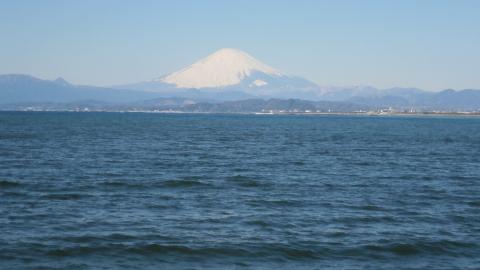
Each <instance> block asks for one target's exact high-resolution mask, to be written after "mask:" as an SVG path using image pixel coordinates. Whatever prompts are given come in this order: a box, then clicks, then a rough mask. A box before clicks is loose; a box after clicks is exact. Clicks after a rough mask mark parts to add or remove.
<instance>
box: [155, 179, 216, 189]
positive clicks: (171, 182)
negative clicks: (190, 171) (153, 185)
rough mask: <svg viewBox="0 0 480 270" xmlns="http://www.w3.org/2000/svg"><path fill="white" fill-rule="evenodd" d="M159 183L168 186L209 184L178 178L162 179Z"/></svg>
mask: <svg viewBox="0 0 480 270" xmlns="http://www.w3.org/2000/svg"><path fill="white" fill-rule="evenodd" d="M161 185H162V186H164V187H169V188H184V187H195V186H208V185H209V184H207V183H205V182H202V181H200V180H195V179H178V180H167V181H163V182H161Z"/></svg>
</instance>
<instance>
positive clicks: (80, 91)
mask: <svg viewBox="0 0 480 270" xmlns="http://www.w3.org/2000/svg"><path fill="white" fill-rule="evenodd" d="M157 96H158V95H156V94H154V93H148V92H139V91H128V90H118V89H110V88H103V87H94V86H81V85H73V84H70V83H68V82H67V81H65V80H63V79H62V78H58V79H56V80H54V81H49V80H42V79H38V78H35V77H32V76H28V75H22V74H9V75H0V104H8V103H25V102H72V101H79V100H97V101H107V102H132V101H138V100H144V99H151V98H155V97H157Z"/></svg>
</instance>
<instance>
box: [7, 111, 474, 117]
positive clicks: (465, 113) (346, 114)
mask: <svg viewBox="0 0 480 270" xmlns="http://www.w3.org/2000/svg"><path fill="white" fill-rule="evenodd" d="M9 112H10V113H11V112H25V113H28V112H39V113H50V112H52V113H53V112H57V113H58V112H65V113H149V114H232V115H234V114H238V115H275V116H278V115H299V116H301V115H308V116H339V115H340V116H341V115H344V116H432V117H435V116H468V117H479V116H480V112H415V113H405V112H398V113H396V112H388V113H386V112H273V113H269V112H184V111H103V110H98V111H97V110H89V111H81V110H78V111H74V110H0V113H9Z"/></svg>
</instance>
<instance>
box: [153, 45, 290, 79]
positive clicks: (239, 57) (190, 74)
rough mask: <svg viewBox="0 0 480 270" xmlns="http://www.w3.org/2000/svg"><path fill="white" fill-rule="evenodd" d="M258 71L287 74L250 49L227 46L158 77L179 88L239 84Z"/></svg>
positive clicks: (273, 74)
mask: <svg viewBox="0 0 480 270" xmlns="http://www.w3.org/2000/svg"><path fill="white" fill-rule="evenodd" d="M255 72H261V73H265V74H267V75H270V76H283V74H282V73H281V72H279V71H277V70H275V69H274V68H272V67H270V66H268V65H265V64H263V63H262V62H260V61H259V60H257V59H255V58H254V57H252V56H251V55H249V54H248V53H246V52H243V51H241V50H237V49H231V48H225V49H220V50H218V51H216V52H214V53H213V54H211V55H209V56H207V57H205V58H203V59H201V60H199V61H198V62H196V63H194V64H192V65H190V66H188V67H186V68H184V69H182V70H179V71H177V72H174V73H172V74H170V75H167V76H166V77H162V78H160V79H157V80H158V81H161V82H164V83H169V84H173V85H175V86H176V87H179V88H218V87H226V86H230V85H235V84H238V83H240V82H241V81H242V80H243V79H244V78H245V77H248V76H250V75H251V74H253V73H255Z"/></svg>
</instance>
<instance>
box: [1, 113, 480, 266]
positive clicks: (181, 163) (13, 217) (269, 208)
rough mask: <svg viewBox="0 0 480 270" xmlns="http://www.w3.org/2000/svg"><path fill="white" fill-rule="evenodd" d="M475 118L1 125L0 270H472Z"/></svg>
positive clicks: (477, 217)
mask: <svg viewBox="0 0 480 270" xmlns="http://www.w3.org/2000/svg"><path fill="white" fill-rule="evenodd" d="M479 151H480V118H476V117H468V118H461V117H451V118H450V117H354V116H288V115H283V116H278V115H277V116H276V115H222V114H142V113H138V114H122V113H26V112H23V113H22V112H15V113H9V112H2V113H0V228H1V231H2V233H1V234H0V247H1V248H0V269H275V268H280V269H478V267H479V265H480V259H478V254H480V244H479V243H478V239H480V182H479V179H480V169H479V168H480V167H479V166H478V165H479V164H480V157H479V155H478V153H479Z"/></svg>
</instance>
